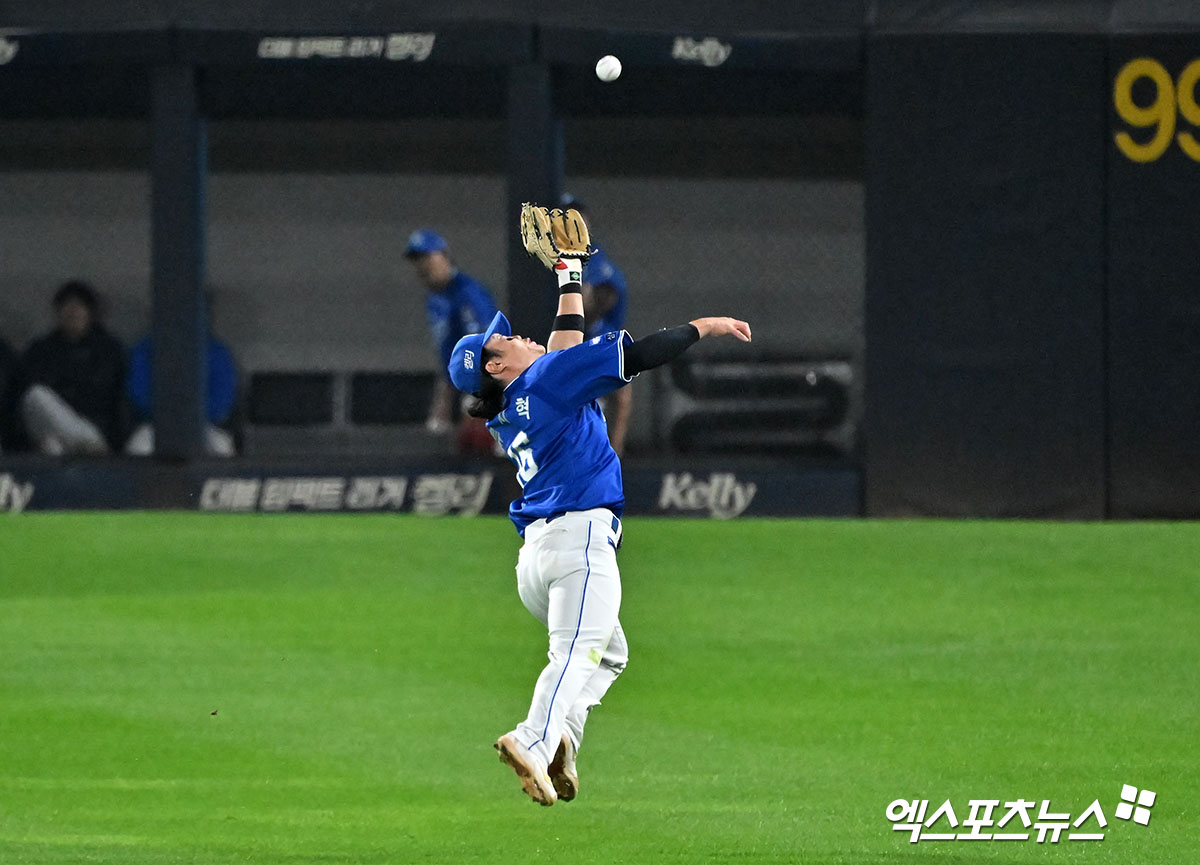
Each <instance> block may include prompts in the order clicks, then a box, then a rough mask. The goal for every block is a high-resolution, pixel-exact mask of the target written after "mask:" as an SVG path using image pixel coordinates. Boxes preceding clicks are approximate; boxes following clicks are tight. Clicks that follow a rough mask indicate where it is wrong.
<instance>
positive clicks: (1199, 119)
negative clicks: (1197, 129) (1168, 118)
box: [1178, 60, 1200, 162]
mask: <svg viewBox="0 0 1200 865" xmlns="http://www.w3.org/2000/svg"><path fill="white" fill-rule="evenodd" d="M1197 81H1200V60H1193V61H1192V62H1191V63H1189V64H1188V65H1187V66H1185V67H1184V68H1183V72H1181V73H1180V74H1179V87H1178V89H1179V113H1180V114H1182V115H1183V119H1184V120H1186V121H1187V122H1188V123H1190V124H1192V126H1200V105H1197V104H1196V82H1197ZM1179 148H1180V149H1181V150H1182V151H1183V152H1184V153H1186V154H1187V155H1188V156H1190V157H1191V158H1192V159H1194V160H1196V161H1197V162H1200V144H1198V143H1197V142H1196V138H1195V136H1194V135H1192V133H1190V132H1180V133H1179Z"/></svg>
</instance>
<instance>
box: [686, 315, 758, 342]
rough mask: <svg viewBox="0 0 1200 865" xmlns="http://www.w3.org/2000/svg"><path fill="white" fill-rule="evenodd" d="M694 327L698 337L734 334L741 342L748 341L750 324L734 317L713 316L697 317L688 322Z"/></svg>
mask: <svg viewBox="0 0 1200 865" xmlns="http://www.w3.org/2000/svg"><path fill="white" fill-rule="evenodd" d="M690 324H691V325H692V327H694V328H696V330H697V332H698V333H699V334H700V338H701V339H704V337H706V336H726V335H730V336H736V337H737V338H738V339H740V340H741V341H742V342H749V341H750V325H748V324H746V322H744V321H739V320H738V319H736V318H728V317H726V316H717V317H715V318H698V319H696V320H695V321H692V322H690Z"/></svg>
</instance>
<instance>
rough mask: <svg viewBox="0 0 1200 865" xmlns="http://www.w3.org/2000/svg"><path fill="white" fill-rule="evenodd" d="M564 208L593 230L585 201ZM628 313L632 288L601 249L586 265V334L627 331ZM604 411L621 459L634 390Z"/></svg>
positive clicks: (565, 200) (567, 199) (569, 199)
mask: <svg viewBox="0 0 1200 865" xmlns="http://www.w3.org/2000/svg"><path fill="white" fill-rule="evenodd" d="M562 206H563V207H564V208H566V207H573V208H575V209H576V210H578V211H579V213H580V215H581V216H582V217H583V219H584V221H585V222H586V223H587V224H588V228H589V229H591V227H592V216H591V212H590V211H589V210H588V207H587V205H586V204H585V203H584V202H583V201H580V200H579V199H578V198H576V197H575V196H574V195H572V194H571V193H569V192H568V193H565V194H564V195H563V196H562ZM628 314H629V287H628V284H627V283H626V280H625V274H624V272H623V271H622V270H621V268H619V267H617V265H616V264H615V263H614V262H613V260H612V258H610V257H609V255H608V252H607V250H606V249H604V248H603V247H601V248H599V249H597V250H596V251H595V252H593V253H592V254H591V255H590V256H589V257H588V260H587V261H586V262H584V265H583V335H584V337H585V338H586V339H591V338H593V337H596V336H599V335H600V334H602V333H609V332H610V331H619V330H624V329H625V319H626V317H627V316H628ZM603 409H604V416H605V419H606V420H607V421H608V440H609V441H610V442H611V443H612V446H613V450H615V451H616V452H617V455H618V456H621V455H622V454H623V453H624V451H625V437H626V435H627V434H628V432H629V418H630V415H631V414H632V412H633V388H629V387H623V388H620V389H619V390H616V391H613V393H612V394H610V395H609V397H608V398H607V399H606V400H604V402H603Z"/></svg>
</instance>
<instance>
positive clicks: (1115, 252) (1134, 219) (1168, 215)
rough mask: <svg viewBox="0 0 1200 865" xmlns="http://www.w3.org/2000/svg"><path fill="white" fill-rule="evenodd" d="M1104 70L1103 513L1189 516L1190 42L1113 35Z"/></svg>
mask: <svg viewBox="0 0 1200 865" xmlns="http://www.w3.org/2000/svg"><path fill="white" fill-rule="evenodd" d="M1131 61H1133V62H1134V64H1136V65H1130V63H1131ZM1109 71H1110V87H1111V92H1112V95H1113V99H1112V100H1111V105H1110V107H1111V110H1112V116H1111V123H1112V125H1111V129H1110V131H1109V135H1108V141H1109V172H1108V190H1109V199H1108V212H1109V234H1108V241H1109V290H1110V295H1111V316H1110V318H1111V326H1110V340H1111V342H1110V349H1109V351H1110V378H1109V388H1110V394H1109V406H1110V436H1111V438H1110V442H1111V468H1110V484H1111V491H1110V499H1111V509H1112V515H1113V516H1118V517H1147V516H1190V517H1195V516H1200V203H1198V202H1200V199H1198V196H1197V191H1198V190H1200V106H1197V100H1198V98H1200V93H1198V92H1197V89H1198V88H1197V86H1196V84H1197V79H1200V40H1197V38H1196V37H1195V36H1190V37H1176V36H1152V37H1146V36H1142V37H1118V38H1116V39H1114V40H1113V44H1112V49H1111V58H1110V69H1109ZM1139 109H1140V110H1139ZM1143 112H1145V113H1144V114H1143ZM1129 119H1132V120H1134V121H1136V122H1137V123H1138V124H1139V125H1138V126H1135V125H1133V124H1131V123H1130V122H1129ZM1147 121H1149V123H1148V125H1144V126H1142V125H1141V124H1146V123H1147Z"/></svg>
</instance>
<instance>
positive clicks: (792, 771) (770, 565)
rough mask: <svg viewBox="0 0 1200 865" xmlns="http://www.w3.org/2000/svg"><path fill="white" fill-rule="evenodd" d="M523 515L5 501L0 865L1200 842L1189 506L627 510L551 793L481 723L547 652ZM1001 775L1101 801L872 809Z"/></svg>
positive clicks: (471, 859)
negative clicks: (565, 756) (1008, 515)
mask: <svg viewBox="0 0 1200 865" xmlns="http://www.w3.org/2000/svg"><path fill="white" fill-rule="evenodd" d="M517 543H518V542H517V538H516V536H515V534H514V533H513V532H512V530H511V527H510V526H509V524H508V523H507V521H505V520H503V519H500V518H478V519H473V520H464V519H421V518H417V517H411V516H392V517H388V516H379V517H373V516H372V517H358V516H355V517H346V516H329V517H320V516H308V515H296V516H290V515H282V516H218V515H203V514H25V515H22V516H19V517H12V516H6V517H4V518H0V863H5V865H15V863H39V865H41V863H47V865H50V863H84V862H111V863H121V865H134V863H155V865H163V863H233V862H251V863H264V865H271V863H289V865H291V863H297V865H299V863H364V865H375V863H397V865H402V863H434V862H437V863H496V865H501V863H503V865H513V863H537V862H546V863H571V865H576V863H603V865H611V863H637V865H653V863H716V862H735V863H747V865H751V863H796V862H804V863H847V865H851V863H853V865H859V863H885V862H887V863H890V862H900V863H925V862H945V863H975V862H979V863H985V862H987V863H991V862H1003V863H1011V862H1016V863H1023V862H1037V863H1058V862H1065V863H1084V862H1086V863H1114V865H1115V863H1120V865H1137V863H1155V865H1157V863H1190V862H1195V861H1197V858H1198V854H1200V664H1198V662H1200V587H1198V583H1197V573H1198V571H1200V525H1197V524H1190V523H1189V524H1139V525H1131V524H1063V523H1017V522H1006V523H983V522H934V521H930V522H876V521H773V520H758V521H744V522H730V523H717V522H704V521H672V520H652V519H641V520H638V519H635V520H632V521H630V522H629V523H628V524H627V526H626V544H625V549H624V550H623V551H622V553H621V558H620V561H621V565H622V571H623V575H624V583H625V596H624V609H623V612H622V620H623V622H624V625H625V630H626V632H627V634H628V637H629V641H630V645H631V651H632V661H631V663H630V666H629V669H628V671H627V672H626V674H625V675H624V676H623V677H622V679H621V680H620V681H619V682H618V683H617V684H616V686H614V688H613V690H612V691H611V692H610V694H609V696H608V699H607V700H606V701H605V705H604V706H603V707H602V708H600V709H598V710H596V712H595V713H593V715H592V719H591V723H590V726H589V728H588V738H587V741H586V742H585V746H584V749H583V751H582V753H581V755H580V774H581V778H582V785H581V794H580V797H579V799H577V800H576V801H575V802H573V803H569V804H568V803H559V804H558V805H556V806H554V807H553V808H549V809H544V808H539V807H538V806H536V805H534V804H532V803H531V802H530V801H529V800H528V799H526V798H525V797H524V796H523V795H522V794H521V792H520V789H519V786H518V784H517V783H516V779H515V778H514V777H513V775H512V774H511V772H510V771H509V770H508V769H506V768H504V767H503V766H501V764H500V763H499V761H498V759H497V757H496V755H495V752H494V751H493V750H492V747H491V746H492V742H493V741H494V740H495V738H496V737H497V736H498V735H499V734H501V733H503V732H506V731H507V730H508V729H509V728H510V727H511V726H512V725H513V724H514V723H515V722H516V721H517V720H519V719H520V718H521V717H522V716H523V715H524V712H525V709H526V708H527V706H528V699H529V695H530V692H531V689H532V685H533V681H534V679H535V677H536V675H537V672H538V670H539V669H540V668H541V666H542V664H543V663H544V659H545V655H544V652H545V635H544V633H543V632H542V629H541V627H540V626H539V625H538V624H537V623H536V622H535V621H534V620H533V619H532V618H531V617H530V616H529V615H528V614H527V613H526V612H525V610H524V609H523V608H522V607H521V605H520V602H519V600H518V599H517V596H516V590H515V585H514V577H513V570H512V567H513V563H514V561H515V556H516V549H517ZM1122 784H1132V785H1135V786H1137V787H1141V788H1149V789H1152V790H1155V791H1156V792H1157V794H1158V799H1157V802H1156V803H1155V805H1154V807H1153V809H1152V818H1151V820H1150V824H1149V825H1148V826H1146V827H1142V826H1138V825H1135V824H1134V823H1132V822H1127V821H1124V820H1118V819H1116V818H1115V816H1114V810H1115V806H1116V804H1117V802H1118V800H1119V794H1120V790H1121V785H1122ZM1021 797H1024V798H1025V799H1027V800H1041V799H1047V798H1048V799H1050V800H1051V802H1052V805H1053V810H1056V811H1068V812H1070V813H1071V815H1072V816H1073V817H1074V816H1075V815H1077V814H1078V813H1080V812H1081V811H1082V810H1083V809H1084V808H1086V807H1087V806H1088V805H1089V804H1091V802H1092V800H1093V799H1097V798H1098V799H1099V800H1100V802H1101V804H1102V806H1103V807H1104V811H1105V814H1106V816H1107V818H1108V821H1109V824H1108V827H1107V829H1106V830H1105V831H1106V834H1107V837H1106V838H1105V840H1104V841H1103V842H1099V843H1096V842H1091V843H1088V842H1080V841H1075V842H1068V841H1066V840H1065V836H1064V839H1063V840H1062V841H1060V842H1059V843H1058V844H1056V845H1052V844H1048V843H1047V844H1043V845H1038V844H1036V843H1034V842H1033V841H1032V840H1031V841H1028V842H1021V843H1017V842H1010V843H999V842H991V843H980V842H974V843H968V842H940V843H939V842H921V843H919V844H916V845H912V844H909V843H907V835H904V834H901V833H896V832H893V831H891V826H890V824H889V823H888V821H887V819H886V818H885V816H884V812H885V809H886V808H887V806H888V804H889V803H890V802H891V801H892V800H894V799H897V798H908V799H914V798H917V799H929V800H932V803H931V810H932V809H933V808H935V807H937V805H940V804H941V803H942V802H943V801H944V800H946V799H950V800H951V802H952V804H953V805H954V807H955V810H956V812H957V813H958V817H959V819H962V818H964V817H966V816H967V811H968V808H967V803H968V801H969V800H971V799H1000V800H1001V801H1002V802H1003V801H1008V800H1015V799H1018V798H1021ZM996 816H999V815H998V814H997V815H996ZM1035 816H1036V815H1035ZM942 825H943V827H944V823H943V824H942ZM1090 828H1091V831H1095V829H1094V827H1090ZM1010 829H1011V827H1010ZM943 831H944V829H943Z"/></svg>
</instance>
